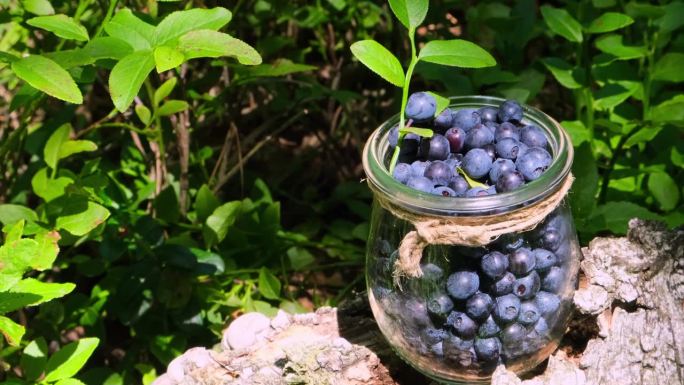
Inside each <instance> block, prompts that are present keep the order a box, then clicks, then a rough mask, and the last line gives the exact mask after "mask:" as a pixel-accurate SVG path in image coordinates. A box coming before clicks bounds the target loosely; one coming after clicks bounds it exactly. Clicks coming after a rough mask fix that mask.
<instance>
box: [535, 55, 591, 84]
mask: <svg viewBox="0 0 684 385" xmlns="http://www.w3.org/2000/svg"><path fill="white" fill-rule="evenodd" d="M542 63H543V64H544V66H545V67H546V68H547V69H548V70H549V71H551V74H552V75H553V77H554V78H556V80H558V83H560V84H561V85H562V86H563V87H565V88H568V89H571V90H575V89H578V88H582V87H584V86H583V85H582V84H583V83H584V82H585V73H584V70H582V69H581V68H576V67H573V66H571V65H570V64H569V63H568V62H566V61H565V60H563V59H560V58H557V57H549V58H545V59H543V60H542Z"/></svg>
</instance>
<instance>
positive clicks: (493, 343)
mask: <svg viewBox="0 0 684 385" xmlns="http://www.w3.org/2000/svg"><path fill="white" fill-rule="evenodd" d="M475 353H477V357H478V358H479V359H480V360H481V361H487V362H492V361H496V360H498V359H499V354H500V353H501V343H500V342H499V339H498V338H476V339H475Z"/></svg>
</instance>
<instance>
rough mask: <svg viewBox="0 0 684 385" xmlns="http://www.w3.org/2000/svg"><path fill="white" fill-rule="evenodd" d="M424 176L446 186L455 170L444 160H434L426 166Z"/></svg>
mask: <svg viewBox="0 0 684 385" xmlns="http://www.w3.org/2000/svg"><path fill="white" fill-rule="evenodd" d="M423 176H424V177H426V178H429V179H430V180H432V182H433V183H434V184H436V185H442V186H445V185H446V184H448V183H449V181H450V180H451V178H453V176H454V172H453V171H452V170H451V167H449V166H448V165H447V164H446V163H444V162H442V161H435V162H432V163H431V164H430V165H429V166H427V167H426V168H425V174H423Z"/></svg>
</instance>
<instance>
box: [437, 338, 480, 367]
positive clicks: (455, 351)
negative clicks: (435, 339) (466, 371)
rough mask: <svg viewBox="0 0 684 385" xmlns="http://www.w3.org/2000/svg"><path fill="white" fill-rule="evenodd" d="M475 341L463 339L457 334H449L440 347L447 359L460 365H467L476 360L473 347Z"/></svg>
mask: <svg viewBox="0 0 684 385" xmlns="http://www.w3.org/2000/svg"><path fill="white" fill-rule="evenodd" d="M474 343H475V341H473V340H472V339H471V340H464V339H462V338H459V337H457V336H454V335H452V336H450V337H449V338H447V339H446V340H444V342H442V349H443V352H444V357H445V358H446V359H448V360H449V361H453V362H454V363H455V364H456V365H459V366H461V367H469V366H470V365H472V364H473V363H474V362H476V360H477V357H476V355H475V350H474V349H473V345H474Z"/></svg>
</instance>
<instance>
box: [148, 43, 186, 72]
mask: <svg viewBox="0 0 684 385" xmlns="http://www.w3.org/2000/svg"><path fill="white" fill-rule="evenodd" d="M184 60H185V56H183V53H182V52H180V51H179V50H177V49H176V48H174V47H168V46H165V45H162V46H159V47H156V48H155V49H154V63H155V64H156V66H157V72H160V73H161V72H164V71H168V70H170V69H173V68H176V67H178V66H180V65H181V64H183V61H184Z"/></svg>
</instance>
